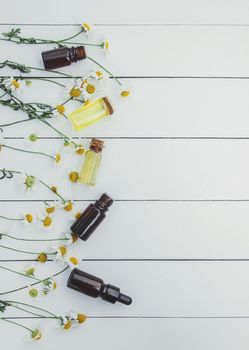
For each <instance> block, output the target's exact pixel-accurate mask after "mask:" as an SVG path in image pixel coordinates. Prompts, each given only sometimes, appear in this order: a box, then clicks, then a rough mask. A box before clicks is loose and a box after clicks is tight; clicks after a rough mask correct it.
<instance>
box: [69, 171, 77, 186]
mask: <svg viewBox="0 0 249 350" xmlns="http://www.w3.org/2000/svg"><path fill="white" fill-rule="evenodd" d="M78 177H79V174H78V172H77V171H75V170H73V171H70V173H69V174H68V179H69V180H70V181H71V182H72V183H76V182H77V181H78Z"/></svg>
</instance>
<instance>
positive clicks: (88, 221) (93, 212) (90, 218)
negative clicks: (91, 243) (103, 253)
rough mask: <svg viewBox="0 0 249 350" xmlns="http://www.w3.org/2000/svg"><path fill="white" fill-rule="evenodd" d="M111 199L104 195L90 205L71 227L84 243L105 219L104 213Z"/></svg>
mask: <svg viewBox="0 0 249 350" xmlns="http://www.w3.org/2000/svg"><path fill="white" fill-rule="evenodd" d="M112 203H113V199H112V198H111V197H110V196H109V195H108V194H107V193H104V194H102V196H101V197H100V198H99V200H97V201H96V202H95V203H94V204H90V205H89V206H88V207H87V208H86V209H85V210H84V212H83V213H82V214H81V216H80V217H79V219H78V220H76V221H75V223H74V224H73V225H72V226H71V231H72V232H73V233H74V234H76V235H77V236H79V238H81V239H82V240H83V241H86V240H87V239H88V238H89V237H90V236H91V234H92V233H93V232H94V231H95V230H96V228H97V227H98V226H99V224H100V223H101V222H102V221H103V220H104V218H105V217H106V215H105V213H106V211H107V210H108V208H109V207H110V206H111V205H112Z"/></svg>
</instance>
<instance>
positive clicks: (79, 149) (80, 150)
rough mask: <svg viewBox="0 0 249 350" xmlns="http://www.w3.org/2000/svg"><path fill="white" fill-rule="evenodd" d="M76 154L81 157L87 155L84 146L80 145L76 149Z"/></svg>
mask: <svg viewBox="0 0 249 350" xmlns="http://www.w3.org/2000/svg"><path fill="white" fill-rule="evenodd" d="M74 152H75V153H76V154H78V155H79V156H81V155H82V154H84V153H85V148H84V146H83V145H82V144H78V145H77V146H75V147H74Z"/></svg>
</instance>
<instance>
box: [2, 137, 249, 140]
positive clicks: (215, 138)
mask: <svg viewBox="0 0 249 350" xmlns="http://www.w3.org/2000/svg"><path fill="white" fill-rule="evenodd" d="M95 137H96V138H100V139H104V140H249V136H95ZM92 138H93V136H84V137H81V136H74V137H72V139H73V140H79V139H81V140H82V139H85V140H90V139H92ZM3 139H4V140H24V139H25V136H6V137H3ZM61 139H62V137H59V136H41V137H39V140H61Z"/></svg>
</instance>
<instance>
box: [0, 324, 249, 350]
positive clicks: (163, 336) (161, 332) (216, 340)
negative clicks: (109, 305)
mask: <svg viewBox="0 0 249 350" xmlns="http://www.w3.org/2000/svg"><path fill="white" fill-rule="evenodd" d="M25 323H26V324H28V325H30V326H34V325H36V321H34V320H32V321H25ZM42 325H43V331H44V337H43V340H42V342H41V343H37V344H35V346H36V348H37V349H41V348H43V347H44V346H46V347H49V346H51V344H53V342H55V341H56V344H58V347H60V348H61V349H64V348H65V349H66V348H69V347H70V346H72V338H73V343H75V344H80V343H82V342H84V344H85V345H87V347H88V348H89V349H94V348H97V347H99V344H100V339H101V345H102V348H103V349H107V348H110V346H111V347H113V348H119V349H120V350H126V349H127V347H130V348H131V347H134V348H135V347H136V348H144V349H146V348H147V347H148V348H153V347H154V346H155V343H156V347H157V349H158V350H164V349H165V347H169V348H170V349H172V350H178V349H179V348H181V349H183V350H190V349H193V348H202V349H204V350H209V349H210V348H212V347H213V348H214V349H215V348H221V347H224V349H228V350H233V349H234V348H235V347H239V348H240V349H243V350H244V349H246V345H245V344H247V343H248V332H247V329H248V320H162V319H159V320H153V319H152V320H151V319H149V320H148V319H135V320H134V319H90V320H88V321H87V323H85V324H84V325H83V326H82V327H80V328H77V329H73V330H71V331H70V333H68V332H63V331H60V330H56V329H54V328H53V323H52V322H51V321H50V322H49V321H48V323H47V322H46V321H45V322H42ZM13 332H15V337H12V335H13ZM0 334H1V336H2V337H4V338H5V346H6V348H7V349H8V347H9V348H12V349H18V350H25V349H26V348H27V343H26V342H24V341H23V340H22V339H23V337H24V336H26V333H25V331H24V330H22V329H21V328H20V329H19V328H18V327H15V326H13V327H12V326H11V325H8V324H5V323H2V324H1V328H0ZM96 334H98V336H96ZM110 339H111V344H110ZM203 339H205V341H203ZM89 346H90V347H89Z"/></svg>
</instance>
